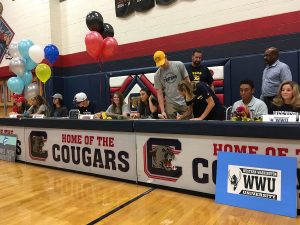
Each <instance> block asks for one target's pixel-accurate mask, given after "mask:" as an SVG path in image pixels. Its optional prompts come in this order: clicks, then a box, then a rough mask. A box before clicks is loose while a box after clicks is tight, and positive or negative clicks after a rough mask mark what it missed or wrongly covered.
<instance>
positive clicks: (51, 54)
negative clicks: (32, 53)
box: [44, 44, 59, 64]
mask: <svg viewBox="0 0 300 225" xmlns="http://www.w3.org/2000/svg"><path fill="white" fill-rule="evenodd" d="M44 53H45V58H46V59H47V60H48V61H49V62H50V63H51V64H53V63H54V62H55V61H56V60H57V58H58V55H59V51H58V48H57V47H56V46H55V45H53V44H49V45H46V47H45V48H44Z"/></svg>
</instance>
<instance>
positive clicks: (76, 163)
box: [25, 128, 137, 180]
mask: <svg viewBox="0 0 300 225" xmlns="http://www.w3.org/2000/svg"><path fill="white" fill-rule="evenodd" d="M25 137H26V138H25V142H26V146H27V149H28V151H26V159H27V161H28V162H31V163H35V164H42V165H47V166H53V167H58V168H65V169H70V170H76V171H82V172H88V173H93V174H99V175H104V176H109V177H117V178H122V179H127V180H136V179H137V177H136V147H135V134H134V133H125V132H123V133H122V132H104V131H83V130H81V131H80V130H63V129H42V128H25Z"/></svg>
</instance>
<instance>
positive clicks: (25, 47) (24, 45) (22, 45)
mask: <svg viewBox="0 0 300 225" xmlns="http://www.w3.org/2000/svg"><path fill="white" fill-rule="evenodd" d="M32 45H33V42H32V41H31V40H26V39H24V40H22V41H20V42H19V44H18V49H19V52H20V54H21V56H22V57H23V58H24V59H27V58H29V54H28V51H29V48H30V47H31V46H32Z"/></svg>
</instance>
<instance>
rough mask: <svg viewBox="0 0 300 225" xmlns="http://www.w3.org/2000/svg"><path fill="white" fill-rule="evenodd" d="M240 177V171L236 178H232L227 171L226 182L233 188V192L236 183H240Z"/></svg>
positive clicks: (234, 176)
mask: <svg viewBox="0 0 300 225" xmlns="http://www.w3.org/2000/svg"><path fill="white" fill-rule="evenodd" d="M241 177H242V174H241V171H240V172H239V177H237V176H236V175H235V174H233V176H230V170H228V180H229V181H230V184H231V185H232V186H233V190H234V191H235V190H236V188H237V186H238V183H239V182H240V180H241Z"/></svg>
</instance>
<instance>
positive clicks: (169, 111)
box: [153, 51, 190, 119]
mask: <svg viewBox="0 0 300 225" xmlns="http://www.w3.org/2000/svg"><path fill="white" fill-rule="evenodd" d="M153 59H154V61H155V63H156V66H157V67H159V69H158V70H157V71H156V73H155V75H154V87H155V89H156V90H157V99H158V104H159V107H160V110H161V115H162V116H163V118H165V119H167V118H168V119H176V116H177V113H179V114H182V113H184V112H185V111H186V110H187V106H186V103H185V100H184V98H183V97H182V96H181V95H180V94H179V93H178V90H177V85H178V84H179V82H180V81H182V80H187V81H188V82H190V79H189V75H188V72H187V71H186V68H185V66H184V64H183V63H182V62H180V61H168V59H167V56H166V55H165V53H164V52H163V51H156V52H155V53H154V56H153ZM163 94H165V100H166V101H165V102H164V95H163Z"/></svg>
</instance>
